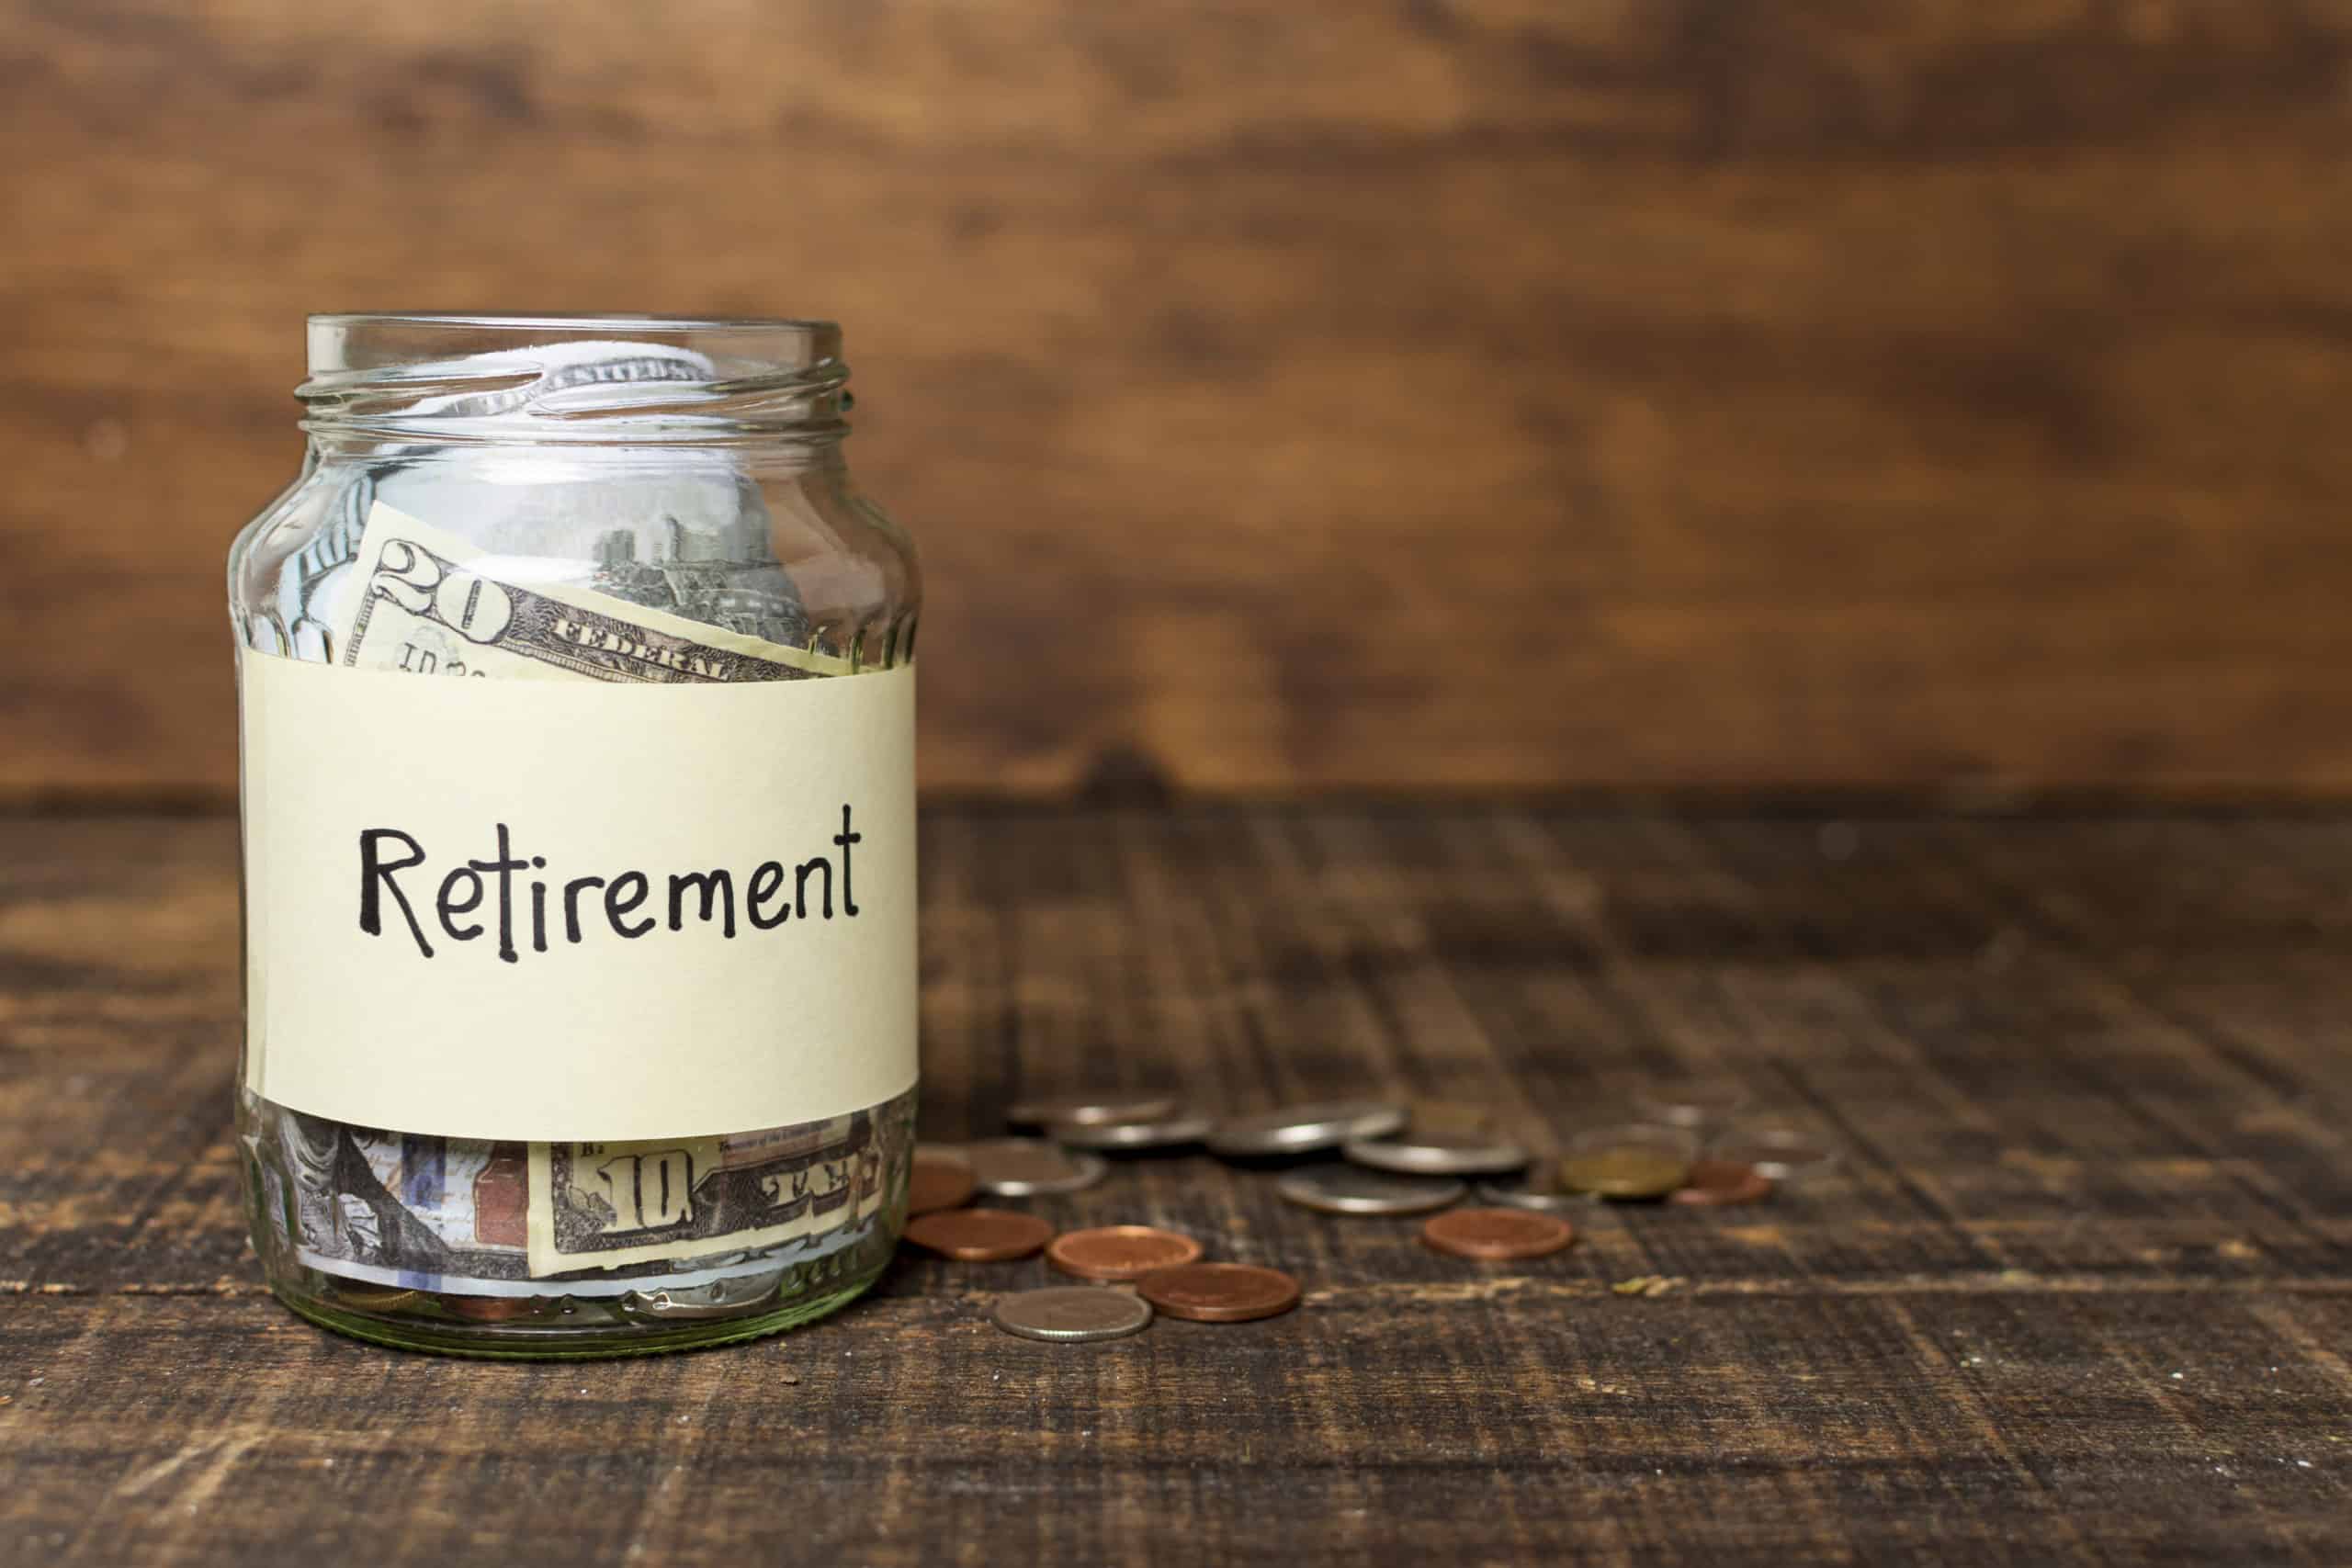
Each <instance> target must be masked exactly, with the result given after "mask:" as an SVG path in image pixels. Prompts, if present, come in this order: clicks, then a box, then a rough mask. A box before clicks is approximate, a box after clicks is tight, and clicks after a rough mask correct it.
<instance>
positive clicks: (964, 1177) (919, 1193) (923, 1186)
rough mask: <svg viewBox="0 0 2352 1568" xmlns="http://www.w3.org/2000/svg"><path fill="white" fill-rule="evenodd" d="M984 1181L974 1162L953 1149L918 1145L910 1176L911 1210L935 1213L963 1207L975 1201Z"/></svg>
mask: <svg viewBox="0 0 2352 1568" xmlns="http://www.w3.org/2000/svg"><path fill="white" fill-rule="evenodd" d="M979 1184H980V1178H979V1173H978V1172H977V1171H975V1170H974V1169H973V1168H972V1162H971V1161H970V1160H967V1159H966V1158H965V1157H964V1156H962V1155H959V1154H957V1153H956V1152H955V1151H954V1150H952V1149H940V1148H931V1147H927V1146H925V1145H920V1144H919V1145H916V1146H915V1156H914V1161H913V1168H912V1169H910V1171H909V1172H908V1175H907V1213H909V1214H910V1215H913V1214H928V1213H934V1212H936V1211H938V1210H941V1209H960V1208H962V1207H963V1206H964V1205H965V1204H967V1203H968V1202H970V1201H972V1193H973V1191H974V1190H976V1189H977V1188H978V1186H979Z"/></svg>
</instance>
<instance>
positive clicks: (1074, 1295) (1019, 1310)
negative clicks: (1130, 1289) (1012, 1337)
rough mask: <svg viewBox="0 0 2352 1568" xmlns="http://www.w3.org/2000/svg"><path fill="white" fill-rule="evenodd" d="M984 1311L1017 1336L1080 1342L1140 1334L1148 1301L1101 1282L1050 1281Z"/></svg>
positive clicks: (1060, 1342)
mask: <svg viewBox="0 0 2352 1568" xmlns="http://www.w3.org/2000/svg"><path fill="white" fill-rule="evenodd" d="M989 1317H990V1318H991V1319H992V1320H993V1321H994V1322H995V1324H996V1325H997V1326H998V1327H999V1328H1001V1329H1003V1330H1004V1331H1005V1332H1006V1333H1007V1334H1018V1335H1019V1336H1021V1337H1022V1338H1023V1339H1043V1340H1046V1341H1048V1342H1049V1343H1052V1344H1056V1345H1081V1344H1084V1343H1086V1342H1087V1341H1088V1340H1091V1339H1124V1338H1125V1337H1127V1336H1128V1335H1130V1334H1140V1333H1142V1332H1143V1331H1144V1329H1145V1328H1146V1327H1148V1325H1150V1323H1151V1303H1149V1302H1148V1301H1145V1300H1144V1299H1143V1298H1142V1297H1141V1296H1136V1295H1129V1294H1128V1293H1127V1292H1125V1291H1114V1290H1113V1289H1111V1288H1110V1287H1109V1286H1107V1285H1053V1286H1048V1287H1047V1288H1046V1289H1045V1290H1042V1291H1023V1292H1021V1293H1020V1294H1019V1295H1016V1296H1006V1297H1005V1298H1003V1299H1002V1300H1001V1301H1000V1302H998V1303H996V1311H995V1312H993V1313H991V1314H989Z"/></svg>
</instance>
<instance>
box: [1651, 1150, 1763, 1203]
mask: <svg viewBox="0 0 2352 1568" xmlns="http://www.w3.org/2000/svg"><path fill="white" fill-rule="evenodd" d="M1771 1195H1772V1181H1771V1179H1770V1177H1767V1176H1765V1175H1764V1174H1763V1173H1762V1172H1761V1171H1758V1169H1757V1168H1755V1167H1754V1166H1752V1165H1742V1164H1741V1163H1740V1162H1739V1161H1737V1160H1732V1159H1702V1160H1697V1161H1694V1162H1692V1164H1691V1176H1690V1179H1689V1180H1688V1182H1686V1183H1685V1184H1684V1185H1683V1186H1681V1187H1679V1188H1678V1189H1676V1190H1674V1191H1672V1192H1669V1193H1668V1194H1667V1200H1666V1201H1668V1202H1669V1203H1686V1204H1692V1203H1695V1204H1707V1205H1716V1204H1724V1203H1753V1202H1755V1201H1758V1199H1762V1198H1769V1197H1770V1196H1771Z"/></svg>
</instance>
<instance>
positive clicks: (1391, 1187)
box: [1274, 1165, 1468, 1214]
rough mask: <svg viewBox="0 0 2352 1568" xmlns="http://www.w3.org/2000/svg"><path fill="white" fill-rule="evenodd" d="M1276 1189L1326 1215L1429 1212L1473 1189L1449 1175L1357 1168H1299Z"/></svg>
mask: <svg viewBox="0 0 2352 1568" xmlns="http://www.w3.org/2000/svg"><path fill="white" fill-rule="evenodd" d="M1274 1190H1275V1191H1277V1192H1279V1193H1281V1194H1282V1195H1283V1197H1284V1198H1286V1199H1288V1200H1289V1201H1292V1202H1294V1203H1295V1204H1297V1205H1298V1206H1299V1207H1300V1208H1302V1209H1314V1210H1317V1212H1319V1213H1326V1214H1426V1213H1429V1212H1430V1210H1431V1209H1442V1208H1444V1207H1445V1206H1446V1205H1447V1204H1448V1203H1451V1202H1453V1201H1456V1200H1457V1199H1459V1198H1460V1197H1461V1196H1462V1194H1463V1193H1464V1191H1466V1190H1468V1189H1466V1188H1465V1187H1464V1186H1463V1184H1462V1183H1461V1182H1459V1181H1456V1180H1455V1179H1453V1178H1452V1177H1450V1176H1391V1175H1389V1174H1388V1173H1387V1172H1385V1171H1378V1170H1359V1169H1357V1168H1355V1167H1353V1166H1347V1165H1330V1166H1319V1167H1317V1168H1315V1169H1313V1170H1294V1171H1292V1172H1291V1173H1290V1174H1289V1175H1287V1176H1285V1177H1283V1179H1281V1180H1280V1181H1277V1182H1275V1183H1274Z"/></svg>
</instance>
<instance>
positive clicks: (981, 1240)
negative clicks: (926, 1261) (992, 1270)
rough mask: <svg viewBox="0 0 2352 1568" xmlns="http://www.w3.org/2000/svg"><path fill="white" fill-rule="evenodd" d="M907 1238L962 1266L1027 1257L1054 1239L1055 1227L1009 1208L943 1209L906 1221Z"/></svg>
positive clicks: (1032, 1215)
mask: <svg viewBox="0 0 2352 1568" xmlns="http://www.w3.org/2000/svg"><path fill="white" fill-rule="evenodd" d="M905 1235H906V1239H907V1240H909V1241H910V1242H912V1243H914V1244H915V1245H916V1246H917V1247H922V1248H923V1249H924V1250H925V1251H928V1252H936V1253H937V1254H939V1255H940V1256H941V1257H942V1258H955V1259H956V1260H957V1261H958V1262H961V1263H1002V1262H1005V1261H1007V1260H1009V1259H1011V1258H1026V1257H1028V1256H1029V1255H1030V1254H1031V1253H1033V1252H1035V1251H1036V1250H1037V1249H1038V1248H1039V1247H1043V1246H1045V1245H1046V1243H1047V1242H1049V1241H1051V1240H1053V1239H1054V1227H1053V1226H1051V1225H1049V1224H1046V1222H1045V1221H1043V1220H1041V1219H1039V1218H1038V1217H1037V1216H1036V1215H1035V1214H1017V1213H1013V1212H1012V1210H1010V1209H942V1210H941V1211H939V1213H935V1214H922V1215H918V1216H917V1217H916V1218H914V1219H911V1220H909V1221H908V1222H907V1228H906V1232H905Z"/></svg>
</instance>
